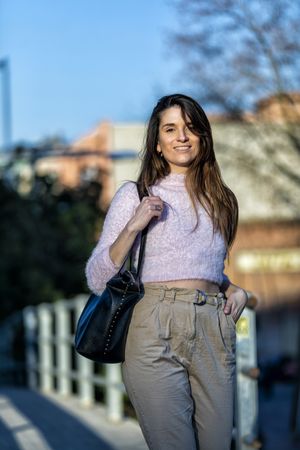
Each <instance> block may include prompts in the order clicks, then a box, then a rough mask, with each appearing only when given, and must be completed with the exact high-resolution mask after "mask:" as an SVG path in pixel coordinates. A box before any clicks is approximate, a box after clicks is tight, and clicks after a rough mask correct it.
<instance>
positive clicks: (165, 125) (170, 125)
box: [162, 122, 192, 128]
mask: <svg viewBox="0 0 300 450" xmlns="http://www.w3.org/2000/svg"><path fill="white" fill-rule="evenodd" d="M191 123H192V122H187V123H186V125H191ZM175 126H176V124H175V123H165V124H164V125H163V126H162V128H165V127H175Z"/></svg>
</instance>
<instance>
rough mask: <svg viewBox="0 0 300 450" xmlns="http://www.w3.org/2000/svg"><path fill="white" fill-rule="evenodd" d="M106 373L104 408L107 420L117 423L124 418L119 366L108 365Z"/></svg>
mask: <svg viewBox="0 0 300 450" xmlns="http://www.w3.org/2000/svg"><path fill="white" fill-rule="evenodd" d="M105 372H106V386H107V388H106V408H107V417H108V419H109V420H111V421H114V422H119V421H121V420H122V419H123V417H124V409H123V394H122V391H121V389H120V385H121V384H122V375H121V366H120V364H108V365H106V366H105Z"/></svg>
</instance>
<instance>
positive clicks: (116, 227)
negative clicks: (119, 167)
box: [85, 183, 163, 293]
mask: <svg viewBox="0 0 300 450" xmlns="http://www.w3.org/2000/svg"><path fill="white" fill-rule="evenodd" d="M155 205H156V206H159V207H160V210H155ZM162 208H163V202H162V200H161V199H160V198H159V197H154V196H153V197H144V198H143V200H142V202H140V200H139V197H138V193H137V188H136V185H135V184H134V183H126V184H124V185H123V186H122V187H121V188H120V189H119V190H118V191H117V193H116V195H115V196H114V198H113V200H112V202H111V205H110V208H109V210H108V212H107V215H106V218H105V221H104V224H103V230H102V234H101V237H100V239H99V241H98V244H97V245H96V247H95V249H94V251H93V253H92V255H91V257H90V258H89V260H88V262H87V265H86V270H85V272H86V277H87V283H88V286H89V288H90V289H91V290H92V291H93V292H95V293H99V292H100V291H102V290H103V288H104V287H105V284H106V282H107V281H108V280H109V279H110V278H111V277H112V276H113V275H115V274H116V273H117V272H118V270H119V269H120V268H121V267H122V264H123V262H124V261H125V259H126V257H127V255H128V253H129V251H130V249H131V247H132V245H133V243H134V241H135V239H136V237H137V235H138V233H139V232H140V231H141V230H142V229H143V228H145V226H146V225H147V224H148V223H149V221H150V220H151V219H152V218H153V217H155V216H156V217H160V215H161V213H162Z"/></svg>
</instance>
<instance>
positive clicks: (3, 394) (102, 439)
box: [0, 387, 147, 450]
mask: <svg viewBox="0 0 300 450" xmlns="http://www.w3.org/2000/svg"><path fill="white" fill-rule="evenodd" d="M0 448H1V450H20V449H22V450H62V449H72V450H82V449H88V450H147V446H146V444H145V441H144V439H143V436H142V433H141V430H140V428H139V426H138V425H137V423H136V422H135V421H134V420H132V419H126V420H124V421H123V422H122V423H119V424H113V423H110V422H108V421H107V420H106V418H105V413H104V409H103V408H102V407H101V406H99V405H96V406H93V407H91V408H83V407H82V406H81V405H80V403H79V401H78V399H76V398H74V397H68V398H60V397H59V396H58V395H56V394H51V395H47V396H46V395H41V394H40V393H38V392H35V391H30V390H26V389H22V388H13V387H12V388H0Z"/></svg>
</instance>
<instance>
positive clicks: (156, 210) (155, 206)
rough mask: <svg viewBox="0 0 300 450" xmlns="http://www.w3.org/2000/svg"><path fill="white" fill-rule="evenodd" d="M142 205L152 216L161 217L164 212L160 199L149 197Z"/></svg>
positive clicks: (143, 200)
mask: <svg viewBox="0 0 300 450" xmlns="http://www.w3.org/2000/svg"><path fill="white" fill-rule="evenodd" d="M142 205H143V206H144V208H145V210H146V211H147V212H148V213H150V214H151V216H157V217H160V215H161V213H162V211H163V201H162V200H161V198H160V197H156V196H149V197H144V198H143V199H142Z"/></svg>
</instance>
